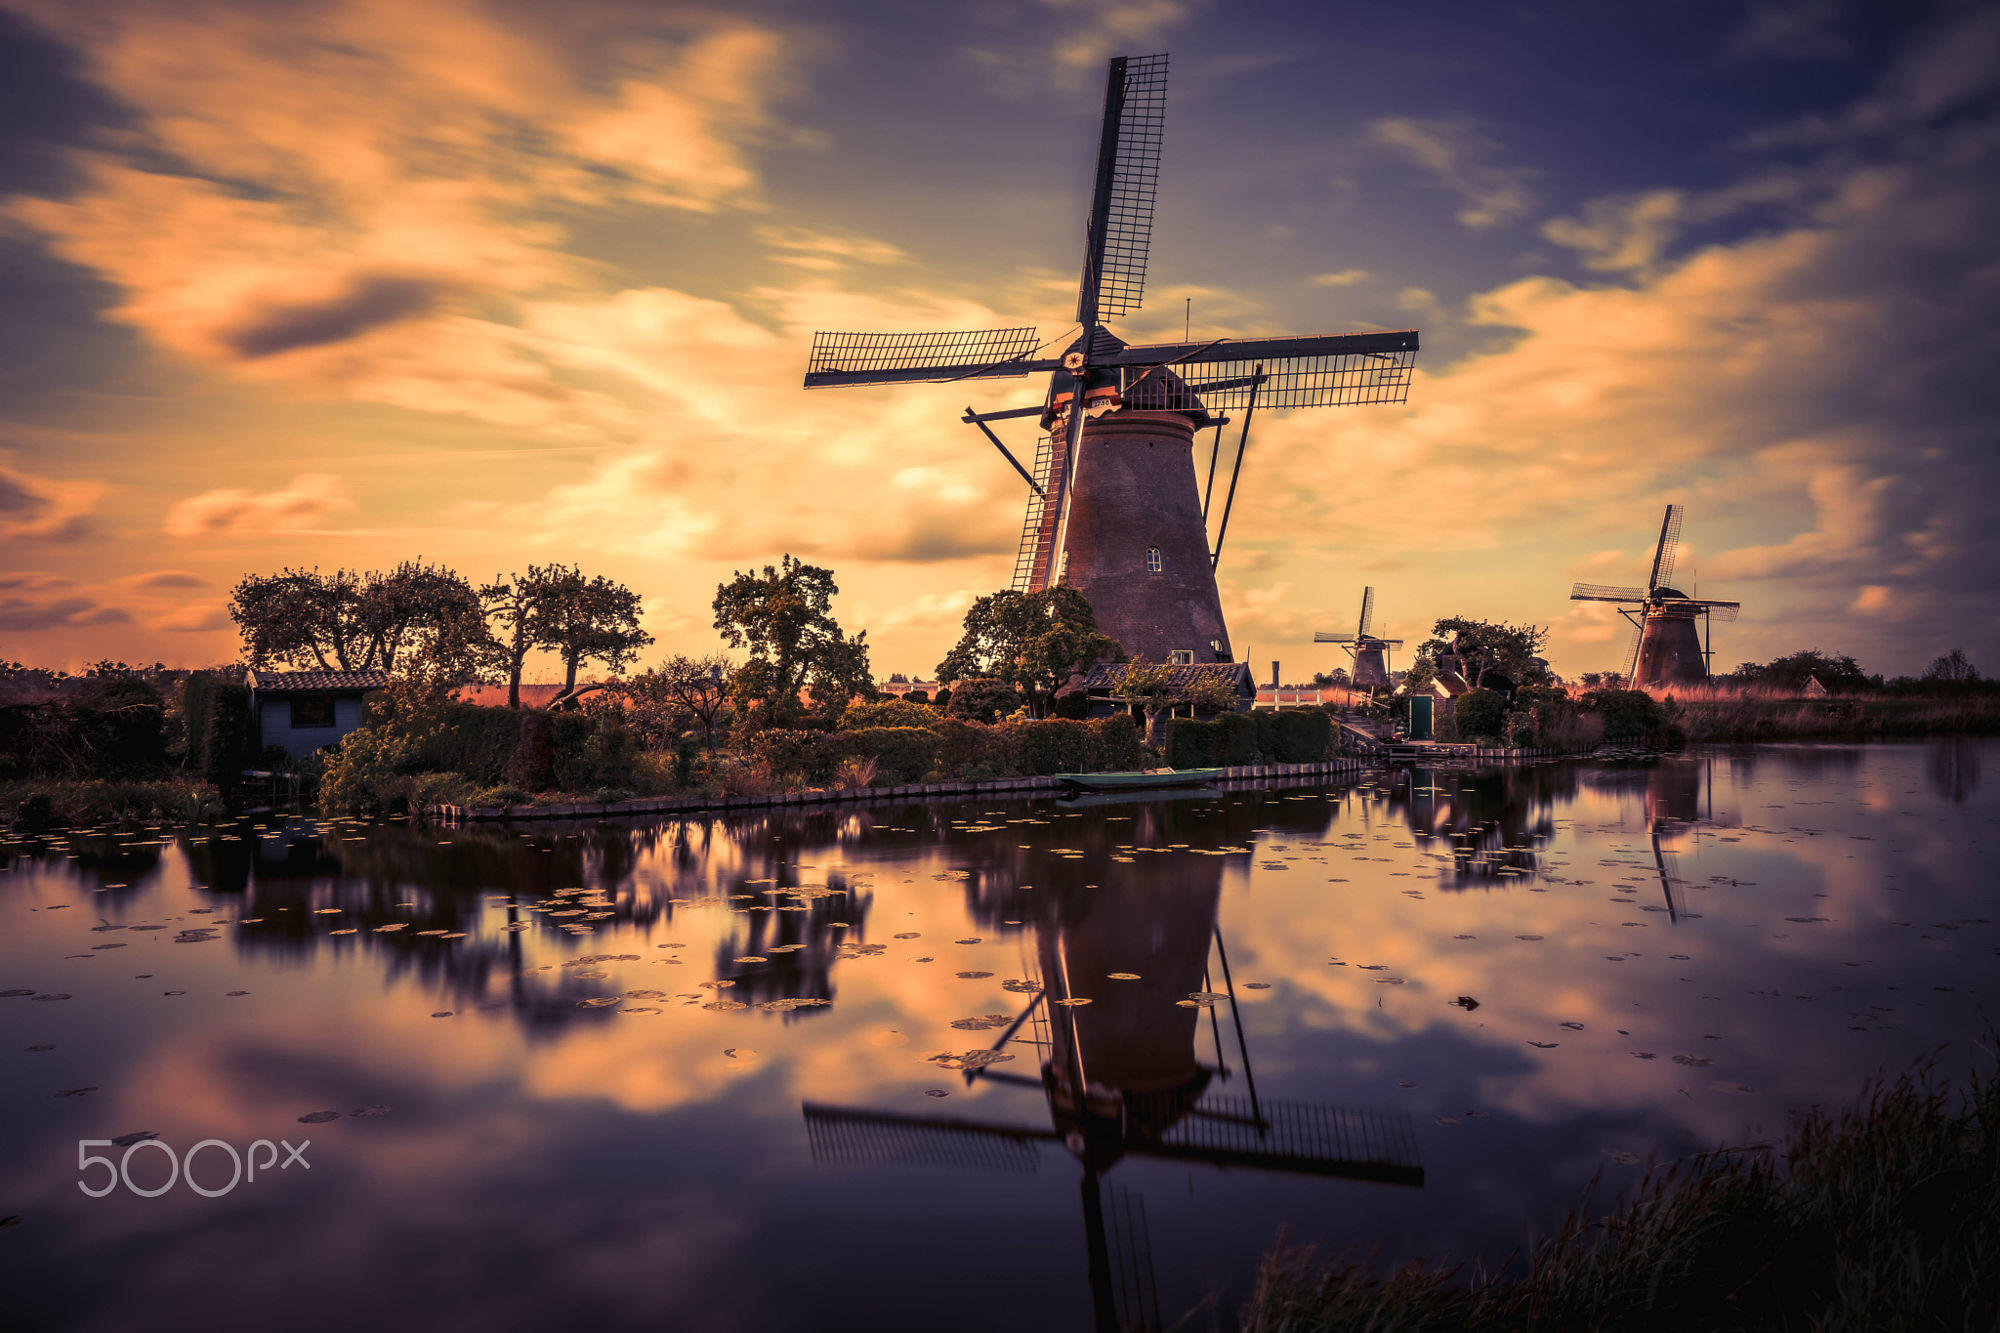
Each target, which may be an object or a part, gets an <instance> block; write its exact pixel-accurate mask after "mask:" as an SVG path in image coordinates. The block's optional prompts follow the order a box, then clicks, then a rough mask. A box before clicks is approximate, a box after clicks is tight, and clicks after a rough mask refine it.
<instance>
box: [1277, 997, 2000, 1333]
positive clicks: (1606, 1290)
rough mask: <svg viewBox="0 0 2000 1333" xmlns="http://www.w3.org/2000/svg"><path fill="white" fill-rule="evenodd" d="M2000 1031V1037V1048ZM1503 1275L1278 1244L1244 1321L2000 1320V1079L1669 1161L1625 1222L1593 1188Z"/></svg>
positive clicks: (1916, 1089) (1957, 1323) (1574, 1325)
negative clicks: (1475, 1276) (1756, 1144)
mask: <svg viewBox="0 0 2000 1333" xmlns="http://www.w3.org/2000/svg"><path fill="white" fill-rule="evenodd" d="M1991 1040H1992V1038H1991V1035H1990V1034H1989V1037H1988V1045H1989V1047H1990V1044H1991ZM1506 1268H1507V1271H1506V1272H1505V1273H1503V1274H1502V1275H1501V1276H1498V1277H1495V1278H1493V1279H1491V1280H1487V1281H1484V1282H1479V1283H1474V1282H1468V1281H1467V1280H1466V1278H1465V1275H1464V1273H1463V1271H1462V1270H1461V1269H1456V1268H1445V1267H1436V1266H1432V1267H1424V1266H1420V1265H1412V1266H1410V1267H1407V1268H1404V1269H1401V1270H1399V1271H1397V1272H1394V1273H1391V1274H1388V1275H1387V1276H1382V1275H1379V1274H1376V1273H1374V1272H1372V1271H1371V1268H1370V1266H1369V1265H1367V1264H1364V1263H1328V1262H1323V1261H1319V1260H1316V1259H1315V1258H1314V1257H1313V1255H1312V1254H1311V1253H1310V1252H1307V1251H1300V1250H1287V1249H1284V1248H1282V1247H1281V1248H1280V1249H1279V1250H1277V1251H1276V1252H1274V1253H1272V1254H1271V1255H1270V1256H1268V1257H1267V1258H1266V1259H1265V1261H1264V1264H1263V1267H1262V1269H1261V1270H1260V1272H1259V1274H1258V1281H1257V1288H1256V1291H1255V1293H1254V1295H1253V1296H1252V1297H1251V1299H1250V1302H1249V1304H1248V1306H1247V1307H1246V1309H1245V1312H1244V1319H1243V1324H1244V1327H1245V1328H1246V1329H1250V1330H1253V1331H1254V1333H1278V1331H1279V1330H1287V1331H1291V1330H1308V1329H1311V1330H1322V1329H1323V1330H1336V1329H1339V1330H1369V1333H1406V1331H1407V1333H1415V1331H1417V1330H1422V1331H1423V1333H1431V1331H1432V1330H1436V1331H1438V1333H1444V1331H1445V1330H1450V1331H1451V1333H1460V1331H1461V1330H1501V1329H1508V1330H1514V1329H1522V1330H1553V1329H1562V1330H1571V1329H1576V1330H1582V1329H1653V1328H1672V1329H1676V1330H1696V1329H1700V1330H1711V1329H1714V1330H1724V1329H1727V1330H1735V1329H1813V1330H1826V1331H1828V1333H1832V1331H1835V1330H1842V1331H1844V1330H1855V1333H1860V1331H1861V1330H1868V1331H1870V1333H1874V1331H1876V1330H1890V1329H1898V1330H1900V1329H1954V1330H1957V1329H1963V1330H1975V1329H1977V1330H1991V1329H1994V1328H1996V1327H2000V1076H1996V1075H1995V1073H1994V1072H1993V1071H1992V1070H1991V1069H1988V1070H1987V1072H1985V1073H1984V1074H1981V1073H1978V1072H1975V1073H1974V1074H1973V1075H1972V1080H1971V1084H1970V1086H1969V1089H1968V1090H1967V1091H1965V1092H1964V1093H1963V1094H1962V1095H1960V1096H1957V1097H1953V1096H1952V1095H1950V1093H1949V1090H1948V1089H1947V1088H1945V1087H1944V1086H1943V1085H1942V1084H1941V1083H1940V1082H1939V1081H1938V1080H1937V1078H1936V1077H1935V1069H1934V1066H1933V1065H1931V1064H1926V1065H1925V1066H1923V1067H1922V1068H1920V1069H1919V1070H1917V1071H1916V1072H1914V1073H1911V1074H1906V1075H1904V1076H1903V1077H1902V1078H1900V1079H1897V1080H1895V1081H1894V1082H1878V1083H1876V1084H1873V1085H1871V1086H1870V1088H1869V1090H1868V1092H1867V1093H1866V1094H1865V1096H1864V1097H1863V1099H1862V1101H1861V1103H1860V1104H1859V1105H1858V1106H1854V1107H1851V1108H1849V1109H1847V1110H1844V1111H1841V1112H1838V1113H1833V1112H1828V1111H1825V1110H1820V1109H1814V1110H1813V1111H1811V1112H1809V1113H1806V1114H1804V1115H1802V1116H1800V1117H1799V1118H1798V1119H1797V1120H1796V1121H1795V1122H1794V1124H1793V1126H1792V1130H1791V1134H1790V1139H1789V1142H1788V1143H1787V1144H1786V1146H1785V1148H1784V1151H1783V1153H1782V1154H1780V1153H1778V1152H1776V1151H1774V1150H1769V1149H1765V1150H1738V1151H1734V1152H1732V1151H1729V1150H1724V1151H1721V1152H1716V1153H1710V1154H1705V1155H1703V1156H1701V1157H1697V1158H1693V1159H1690V1160H1688V1161H1685V1162H1683V1163H1681V1164H1679V1165H1676V1166H1670V1167H1666V1168H1658V1169H1655V1170H1654V1171H1653V1172H1652V1173H1651V1174H1649V1175H1648V1177H1647V1178H1646V1180H1645V1181H1644V1182H1643V1183H1642V1184H1641V1185H1639V1186H1638V1187H1637V1189H1636V1190H1635V1191H1634V1192H1633V1193H1632V1194H1631V1195H1629V1196H1627V1197H1625V1198H1623V1199H1621V1200H1620V1201H1619V1204H1618V1206H1617V1207H1616V1208H1615V1209H1614V1210H1613V1212H1612V1213H1611V1215H1610V1217H1608V1218H1606V1219H1602V1220H1594V1219H1593V1217H1592V1210H1591V1209H1590V1207H1589V1201H1588V1196H1587V1195H1586V1197H1585V1199H1584V1201H1583V1202H1581V1203H1579V1204H1578V1205H1577V1207H1576V1208H1575V1209H1574V1210H1572V1212H1571V1213H1570V1215H1569V1217H1568V1218H1567V1219H1566V1220H1565V1221H1564V1223H1563V1226H1562V1228H1561V1230H1560V1231H1558V1232H1557V1233H1556V1234H1555V1235H1554V1236H1553V1237H1549V1238H1546V1239H1543V1240H1540V1241H1538V1242H1537V1243H1536V1244H1535V1245H1534V1246H1533V1248H1532V1250H1531V1251H1530V1253H1529V1254H1528V1255H1527V1256H1526V1257H1525V1262H1524V1263H1522V1264H1519V1265H1508V1266H1506Z"/></svg>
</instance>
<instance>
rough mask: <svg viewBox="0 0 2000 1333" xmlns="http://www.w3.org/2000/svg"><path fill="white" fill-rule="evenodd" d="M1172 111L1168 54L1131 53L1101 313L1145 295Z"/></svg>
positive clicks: (1135, 303) (1126, 310)
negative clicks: (1147, 265)
mask: <svg viewBox="0 0 2000 1333" xmlns="http://www.w3.org/2000/svg"><path fill="white" fill-rule="evenodd" d="M1166 117H1167V55H1166V52H1164V51H1162V52H1160V53H1159V54H1158V55H1150V56H1130V57H1128V58H1127V59H1126V61H1125V96H1124V102H1123V106H1122V107H1121V109H1120V111H1119V114H1118V155H1117V157H1116V159H1115V160H1114V164H1113V167H1112V175H1111V196H1110V205H1111V207H1110V210H1109V212H1108V213H1107V214H1106V215H1105V226H1104V248H1103V259H1102V262H1101V264H1100V265H1099V267H1098V288H1097V312H1098V315H1099V316H1100V317H1104V316H1110V315H1129V314H1131V313H1132V312H1133V311H1134V310H1137V309H1138V308H1139V306H1140V304H1141V303H1142V302H1143V301H1144V300H1145V297H1146V258H1147V254H1148V252H1149V251H1150V250H1151V248H1152V242H1153V210H1154V207H1155V204H1156V203H1157V201H1158V198H1159V193H1160V152H1161V149H1162V147H1163V145H1164V141H1165V134H1166Z"/></svg>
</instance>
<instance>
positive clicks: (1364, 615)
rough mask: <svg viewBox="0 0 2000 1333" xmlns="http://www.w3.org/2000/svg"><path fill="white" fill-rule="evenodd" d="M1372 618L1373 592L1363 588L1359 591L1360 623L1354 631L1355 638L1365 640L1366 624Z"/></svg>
mask: <svg viewBox="0 0 2000 1333" xmlns="http://www.w3.org/2000/svg"><path fill="white" fill-rule="evenodd" d="M1374 618H1375V590H1374V589H1373V588H1363V589H1362V590H1361V621H1360V623H1359V624H1358V625H1356V626H1355V629H1354V635H1355V637H1356V638H1359V639H1365V638H1367V637H1368V622H1369V621H1371V620H1373V619H1374Z"/></svg>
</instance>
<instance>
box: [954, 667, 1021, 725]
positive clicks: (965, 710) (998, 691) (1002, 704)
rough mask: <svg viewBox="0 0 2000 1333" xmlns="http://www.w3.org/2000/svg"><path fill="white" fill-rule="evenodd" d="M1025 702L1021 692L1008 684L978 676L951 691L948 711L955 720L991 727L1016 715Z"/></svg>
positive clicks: (959, 684)
mask: <svg viewBox="0 0 2000 1333" xmlns="http://www.w3.org/2000/svg"><path fill="white" fill-rule="evenodd" d="M1023 702H1024V701H1023V700H1022V698H1021V694H1020V692H1019V691H1018V690H1016V689H1015V688H1014V687H1013V686H1012V685H1010V684H1008V683H1007V682H1006V681H1004V680H995V679H993V678H991V677H985V676H975V677H972V678H971V679H968V680H961V681H959V682H958V684H957V685H955V686H954V687H953V688H952V691H951V703H950V704H949V705H948V706H947V707H946V709H945V711H946V712H947V713H949V714H950V715H951V716H953V717H962V718H966V719H968V720H969V721H973V722H988V723H991V722H998V721H999V720H1000V719H1001V718H1003V717H1006V716H1008V715H1009V714H1011V713H1013V712H1014V711H1015V710H1017V709H1019V708H1020V707H1021V705H1022V703H1023Z"/></svg>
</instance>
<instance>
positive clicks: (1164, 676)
mask: <svg viewBox="0 0 2000 1333" xmlns="http://www.w3.org/2000/svg"><path fill="white" fill-rule="evenodd" d="M1175 676H1176V669H1175V668H1174V667H1173V666H1170V665H1168V664H1166V663H1161V662H1148V661H1147V660H1146V659H1145V658H1143V657H1135V658H1133V659H1132V660H1131V661H1130V662H1128V663H1126V664H1125V669H1124V670H1123V671H1121V672H1119V673H1118V676H1117V678H1116V680H1115V681H1114V682H1113V684H1112V691H1113V693H1112V696H1111V697H1112V698H1114V699H1116V700H1118V701H1119V702H1121V703H1129V704H1133V705H1136V706H1137V707H1138V709H1139V711H1140V712H1142V713H1144V714H1145V715H1146V744H1148V745H1151V746H1154V747H1156V748H1158V747H1161V746H1164V745H1165V744H1166V720H1167V718H1168V717H1170V716H1172V714H1173V711H1174V709H1175V708H1177V707H1179V706H1180V705H1181V704H1191V705H1192V706H1193V708H1194V710H1195V711H1196V712H1198V713H1226V712H1229V711H1231V710H1233V709H1234V708H1235V707H1236V691H1235V690H1234V689H1232V688H1231V687H1230V685H1229V683H1228V682H1227V681H1224V680H1220V679H1217V678H1216V677H1215V676H1204V677H1202V678H1201V679H1199V680H1196V681H1195V682H1193V683H1192V684H1188V685H1183V684H1180V683H1179V682H1178V681H1177V680H1176V679H1175Z"/></svg>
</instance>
